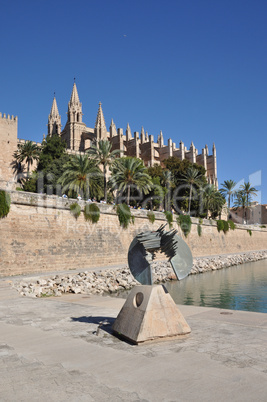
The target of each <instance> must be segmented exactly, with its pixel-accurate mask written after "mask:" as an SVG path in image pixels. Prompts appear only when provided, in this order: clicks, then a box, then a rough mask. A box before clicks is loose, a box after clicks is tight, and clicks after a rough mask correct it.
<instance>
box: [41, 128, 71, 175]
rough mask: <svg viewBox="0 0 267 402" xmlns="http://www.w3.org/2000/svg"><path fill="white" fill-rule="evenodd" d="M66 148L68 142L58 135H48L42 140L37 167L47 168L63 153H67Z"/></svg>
mask: <svg viewBox="0 0 267 402" xmlns="http://www.w3.org/2000/svg"><path fill="white" fill-rule="evenodd" d="M66 148H67V145H66V143H65V142H64V141H63V140H62V139H61V137H59V136H58V135H52V136H51V137H49V136H47V137H46V139H45V140H44V141H43V142H42V149H41V153H40V156H39V162H38V167H37V169H38V170H45V169H47V168H48V167H49V166H50V165H51V164H52V162H53V161H55V160H57V159H60V158H61V157H62V156H63V155H67V153H66Z"/></svg>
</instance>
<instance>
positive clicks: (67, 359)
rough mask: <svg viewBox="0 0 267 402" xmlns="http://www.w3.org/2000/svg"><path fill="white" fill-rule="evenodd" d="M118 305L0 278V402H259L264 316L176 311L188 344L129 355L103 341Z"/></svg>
mask: <svg viewBox="0 0 267 402" xmlns="http://www.w3.org/2000/svg"><path fill="white" fill-rule="evenodd" d="M123 303H124V300H122V299H119V298H110V297H102V296H86V295H74V294H70V295H65V296H62V297H58V298H55V297H49V298H39V299H31V298H25V297H24V298H23V297H21V296H19V294H18V293H17V292H16V291H15V290H13V289H12V288H11V286H10V279H9V278H2V279H0V401H1V402H2V401H12V402H13V401H14V402H19V401H25V402H26V401H27V402H28V401H38V402H43V401H46V402H47V401H57V402H58V401H73V402H78V401H86V402H87V401H89V402H90V401H112V402H117V401H118V402H119V401H120V402H121V401H127V402H128V401H133V402H137V401H143V402H145V401H151V402H152V401H153V402H157V401H159V402H162V401H166V402H171V401H181V402H187V401H188V402H191V401H192V402H193V401H198V402H201V401H212V402H214V401H216V402H220V401H223V402H225V401H231V402H234V401H240V402H241V401H242V402H244V401H248V402H251V401H257V402H261V401H262V402H265V401H266V400H267V314H261V313H249V312H241V311H240V312H238V311H230V310H219V309H213V308H203V307H193V306H180V310H181V311H182V313H183V314H184V316H185V318H186V320H187V322H188V323H189V325H190V327H191V329H192V333H191V334H190V335H189V336H187V337H184V338H181V339H175V340H173V341H162V342H157V343H150V344H145V345H139V346H133V345H130V344H128V343H126V342H122V341H120V340H118V339H117V338H115V337H114V336H113V335H112V333H111V325H112V323H113V322H114V319H115V317H116V316H117V314H118V312H119V310H120V308H121V306H122V305H123ZM100 322H103V326H102V327H100V328H99V323H100Z"/></svg>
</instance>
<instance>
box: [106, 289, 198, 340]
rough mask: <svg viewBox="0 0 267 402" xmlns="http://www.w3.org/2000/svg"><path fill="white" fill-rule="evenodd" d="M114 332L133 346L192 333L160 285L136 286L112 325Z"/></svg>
mask: <svg viewBox="0 0 267 402" xmlns="http://www.w3.org/2000/svg"><path fill="white" fill-rule="evenodd" d="M113 330H114V332H115V333H116V334H118V335H119V336H121V337H123V338H125V339H127V340H129V341H131V342H133V343H135V344H139V343H141V342H146V341H150V340H154V339H158V338H170V337H175V336H179V335H186V334H188V333H190V332H191V329H190V327H189V325H188V324H187V322H186V321H185V319H184V317H183V316H182V314H181V312H180V310H179V309H178V307H177V306H176V304H175V303H174V301H173V299H172V297H171V296H170V294H169V293H168V291H167V290H166V288H165V287H164V286H162V285H153V286H150V285H145V286H136V287H135V288H134V289H133V290H132V291H131V293H130V294H129V296H128V298H127V300H126V302H125V303H124V305H123V307H122V309H121V311H120V313H119V315H118V317H117V319H116V321H115V322H114V324H113Z"/></svg>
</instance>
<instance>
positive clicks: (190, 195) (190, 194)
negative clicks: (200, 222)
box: [188, 184, 192, 215]
mask: <svg viewBox="0 0 267 402" xmlns="http://www.w3.org/2000/svg"><path fill="white" fill-rule="evenodd" d="M191 197H192V184H190V193H189V205H188V215H190V208H191Z"/></svg>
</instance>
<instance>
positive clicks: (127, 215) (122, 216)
mask: <svg viewBox="0 0 267 402" xmlns="http://www.w3.org/2000/svg"><path fill="white" fill-rule="evenodd" d="M116 212H117V215H118V218H119V222H120V226H122V227H123V228H124V229H126V228H127V227H128V226H129V223H130V222H132V223H134V216H132V215H131V210H130V208H129V207H128V205H126V204H125V203H123V204H118V205H117V208H116Z"/></svg>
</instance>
